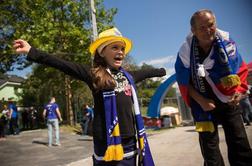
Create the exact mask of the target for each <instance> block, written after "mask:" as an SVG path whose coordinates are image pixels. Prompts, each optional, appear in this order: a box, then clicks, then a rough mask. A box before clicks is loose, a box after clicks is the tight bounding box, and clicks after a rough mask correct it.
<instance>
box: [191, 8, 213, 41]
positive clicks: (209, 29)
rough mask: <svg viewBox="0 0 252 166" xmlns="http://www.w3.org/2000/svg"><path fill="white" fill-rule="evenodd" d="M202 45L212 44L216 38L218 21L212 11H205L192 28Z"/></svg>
mask: <svg viewBox="0 0 252 166" xmlns="http://www.w3.org/2000/svg"><path fill="white" fill-rule="evenodd" d="M191 30H192V33H193V34H194V35H195V36H196V37H197V39H198V40H199V43H200V44H201V45H208V46H210V45H211V44H212V42H213V41H214V39H215V33H216V22H215V18H214V16H212V15H211V14H210V13H203V14H202V15H199V16H197V17H196V20H195V26H193V27H192V28H191Z"/></svg>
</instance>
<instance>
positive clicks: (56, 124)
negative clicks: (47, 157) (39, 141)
mask: <svg viewBox="0 0 252 166" xmlns="http://www.w3.org/2000/svg"><path fill="white" fill-rule="evenodd" d="M47 127H48V145H49V146H51V145H52V136H53V128H54V130H55V143H56V144H60V141H59V121H58V119H48V120H47Z"/></svg>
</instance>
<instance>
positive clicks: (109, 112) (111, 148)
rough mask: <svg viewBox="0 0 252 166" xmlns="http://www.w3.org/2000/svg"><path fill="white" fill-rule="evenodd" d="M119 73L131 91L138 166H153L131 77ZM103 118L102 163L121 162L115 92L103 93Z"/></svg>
mask: <svg viewBox="0 0 252 166" xmlns="http://www.w3.org/2000/svg"><path fill="white" fill-rule="evenodd" d="M120 71H121V72H122V73H123V74H124V75H125V76H126V78H127V79H128V81H129V83H130V85H131V91H132V101H133V106H134V115H135V121H136V129H137V136H138V146H139V150H140V154H139V165H141V166H142V165H143V166H154V161H153V159H152V155H151V152H150V148H149V145H148V141H147V136H146V133H145V128H144V123H143V119H142V116H141V112H140V109H139V104H138V100H137V95H136V88H135V84H134V81H133V78H132V76H131V75H130V74H129V73H128V72H126V71H125V70H124V69H122V68H120ZM103 100H104V108H105V118H106V134H107V150H106V152H105V155H104V157H103V160H104V161H113V160H115V161H120V160H123V155H124V152H123V147H122V144H121V136H120V131H119V125H120V124H119V123H118V117H117V111H116V96H115V91H106V92H103Z"/></svg>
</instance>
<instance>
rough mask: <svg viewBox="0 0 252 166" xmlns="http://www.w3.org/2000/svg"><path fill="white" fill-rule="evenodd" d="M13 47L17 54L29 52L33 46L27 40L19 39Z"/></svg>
mask: <svg viewBox="0 0 252 166" xmlns="http://www.w3.org/2000/svg"><path fill="white" fill-rule="evenodd" d="M13 48H14V49H15V52H16V53H17V54H28V52H29V51H30V49H31V46H30V44H29V43H28V42H27V41H25V40H22V39H18V40H15V41H14V42H13Z"/></svg>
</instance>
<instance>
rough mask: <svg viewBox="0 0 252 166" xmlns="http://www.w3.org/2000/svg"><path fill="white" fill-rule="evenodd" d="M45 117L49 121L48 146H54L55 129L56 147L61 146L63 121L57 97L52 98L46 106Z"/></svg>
mask: <svg viewBox="0 0 252 166" xmlns="http://www.w3.org/2000/svg"><path fill="white" fill-rule="evenodd" d="M43 117H44V119H46V121H47V127H48V146H49V147H51V146H52V137H53V129H54V130H55V144H54V145H55V146H60V145H61V144H60V132H59V120H60V122H61V121H62V118H61V113H60V111H59V106H58V104H57V103H56V100H55V97H51V99H50V102H49V103H48V104H47V105H46V106H45V108H44V111H43ZM58 119H59V120H58Z"/></svg>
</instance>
